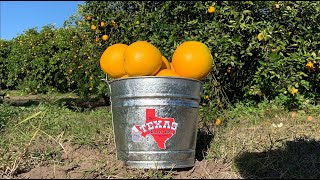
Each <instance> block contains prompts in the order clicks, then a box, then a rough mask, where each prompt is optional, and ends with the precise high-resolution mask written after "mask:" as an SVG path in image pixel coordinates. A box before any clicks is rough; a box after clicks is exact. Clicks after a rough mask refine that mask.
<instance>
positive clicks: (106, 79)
mask: <svg viewBox="0 0 320 180" xmlns="http://www.w3.org/2000/svg"><path fill="white" fill-rule="evenodd" d="M101 81H104V82H106V83H107V84H108V86H109V91H110V94H111V87H110V83H109V81H108V75H107V74H106V78H104V79H101Z"/></svg>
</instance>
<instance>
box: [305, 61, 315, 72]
mask: <svg viewBox="0 0 320 180" xmlns="http://www.w3.org/2000/svg"><path fill="white" fill-rule="evenodd" d="M306 68H307V69H308V70H313V68H314V65H313V63H312V62H311V61H308V62H307V64H306Z"/></svg>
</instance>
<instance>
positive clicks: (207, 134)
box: [195, 126, 214, 161]
mask: <svg viewBox="0 0 320 180" xmlns="http://www.w3.org/2000/svg"><path fill="white" fill-rule="evenodd" d="M213 138H214V133H213V132H211V131H210V130H209V128H207V127H206V126H204V127H202V128H199V129H198V134H197V144H196V154H195V158H196V160H198V161H202V160H203V159H204V158H205V156H206V155H207V151H208V149H209V148H210V143H211V141H212V140H213Z"/></svg>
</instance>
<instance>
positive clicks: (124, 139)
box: [109, 76, 202, 169]
mask: <svg viewBox="0 0 320 180" xmlns="http://www.w3.org/2000/svg"><path fill="white" fill-rule="evenodd" d="M109 86H110V91H111V110H112V122H113V131H114V140H115V145H116V154H117V159H118V160H122V161H123V162H124V163H125V164H126V165H127V166H128V167H132V168H145V169H171V168H174V169H175V168H186V167H193V166H194V162H195V148H196V139H197V124H198V107H199V102H200V93H201V90H202V82H201V81H198V80H193V79H188V78H178V77H157V76H145V77H129V78H123V79H116V80H113V81H111V82H110V83H109Z"/></svg>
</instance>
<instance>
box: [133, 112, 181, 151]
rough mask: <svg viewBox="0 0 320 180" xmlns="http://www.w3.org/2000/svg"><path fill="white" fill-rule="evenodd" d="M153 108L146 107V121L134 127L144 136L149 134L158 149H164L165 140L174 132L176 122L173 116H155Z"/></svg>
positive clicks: (176, 125)
mask: <svg viewBox="0 0 320 180" xmlns="http://www.w3.org/2000/svg"><path fill="white" fill-rule="evenodd" d="M155 115H156V110H155V109H146V123H145V124H143V125H135V126H134V127H135V128H134V129H136V130H138V131H139V132H140V133H141V136H143V137H146V136H147V135H151V136H152V137H153V139H154V141H155V142H156V143H157V145H158V147H159V148H160V149H166V142H167V141H168V140H169V139H170V138H171V137H172V136H173V135H174V134H175V133H176V130H177V127H178V123H176V122H174V118H160V117H156V116H155Z"/></svg>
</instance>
